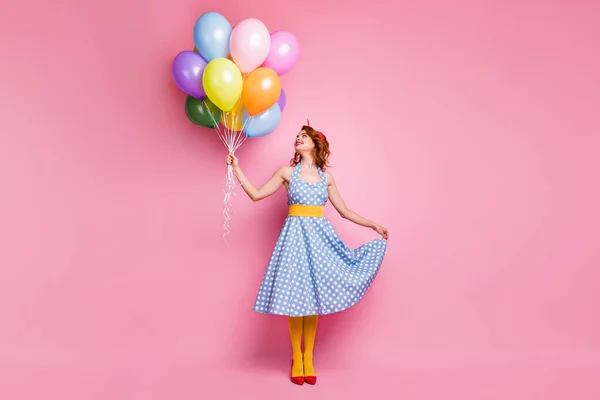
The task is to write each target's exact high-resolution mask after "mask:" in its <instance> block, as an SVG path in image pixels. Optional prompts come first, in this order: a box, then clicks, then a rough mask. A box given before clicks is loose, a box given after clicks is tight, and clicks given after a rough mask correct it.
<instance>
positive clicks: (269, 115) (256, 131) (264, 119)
mask: <svg viewBox="0 0 600 400" xmlns="http://www.w3.org/2000/svg"><path fill="white" fill-rule="evenodd" d="M242 118H243V121H244V133H245V134H246V137H247V138H259V137H263V136H267V135H268V134H270V133H272V132H273V131H274V130H275V128H277V125H279V121H280V120H281V108H280V107H279V104H277V103H275V104H273V105H272V106H271V108H268V109H267V110H265V111H263V112H261V113H260V114H256V115H255V116H253V117H250V115H249V114H248V111H247V110H246V109H244V114H243V116H242Z"/></svg>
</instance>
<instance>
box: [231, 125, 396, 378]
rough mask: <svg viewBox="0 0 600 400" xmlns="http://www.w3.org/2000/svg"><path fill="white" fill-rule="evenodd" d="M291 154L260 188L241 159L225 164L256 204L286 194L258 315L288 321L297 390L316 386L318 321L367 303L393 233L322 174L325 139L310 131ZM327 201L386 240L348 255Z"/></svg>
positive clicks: (304, 131)
mask: <svg viewBox="0 0 600 400" xmlns="http://www.w3.org/2000/svg"><path fill="white" fill-rule="evenodd" d="M294 147H295V150H296V153H295V155H294V158H293V159H292V161H291V166H284V167H281V168H279V169H278V170H277V172H275V174H274V175H273V176H272V177H271V179H269V180H268V181H267V182H266V183H265V184H264V185H262V186H261V187H260V188H256V187H255V186H254V185H252V183H250V181H249V180H248V179H247V178H246V177H245V176H244V173H243V172H242V169H241V168H240V165H239V162H238V159H237V157H236V156H234V155H233V154H229V155H228V156H227V164H228V165H231V166H232V168H233V171H234V173H235V176H236V178H237V179H238V181H239V182H240V185H241V186H242V188H243V189H244V191H245V192H246V193H247V194H248V196H249V197H250V198H251V199H252V200H253V201H258V200H262V199H264V198H266V197H268V196H270V195H271V194H273V193H275V192H276V191H277V190H278V189H279V188H280V187H281V186H285V187H286V189H287V191H288V207H289V208H288V217H287V219H286V220H285V223H284V224H283V227H282V229H281V232H280V235H279V239H278V240H277V243H276V245H275V250H274V251H273V255H272V256H271V260H270V262H269V265H268V267H267V270H266V272H265V275H264V277H263V281H262V284H261V286H260V289H259V292H258V296H257V298H256V302H255V304H254V311H256V312H259V313H263V314H275V315H286V316H288V325H289V332H290V339H291V342H292V351H293V358H292V373H291V380H292V382H293V383H295V384H299V385H302V384H303V383H304V382H306V383H308V384H311V385H314V384H315V383H316V382H317V377H316V373H315V368H314V365H313V348H314V344H315V336H316V332H317V320H318V316H319V315H326V314H331V313H335V312H339V311H342V310H345V309H347V308H349V307H351V306H352V305H354V304H356V303H357V302H358V301H359V300H360V299H361V298H362V297H363V296H364V294H365V292H366V291H367V289H368V288H369V287H370V286H371V283H372V282H373V279H375V276H376V275H377V272H378V271H379V268H380V266H381V263H382V261H383V257H384V255H385V251H386V248H387V239H388V231H387V229H386V228H384V227H382V226H381V225H379V224H376V223H374V222H372V221H369V220H368V219H366V218H363V217H361V216H360V215H358V214H357V213H356V212H354V211H352V210H350V209H349V208H348V207H347V206H346V204H345V203H344V200H342V197H341V196H340V193H339V192H338V189H337V186H336V184H335V180H334V179H333V176H332V175H331V174H330V173H329V172H325V169H326V167H327V159H328V157H329V154H330V152H329V142H328V141H327V138H326V137H325V135H323V134H322V133H321V132H318V131H315V130H314V129H313V128H312V127H310V126H308V125H305V126H303V127H302V130H301V131H300V133H298V135H297V136H296V141H295V143H294ZM328 200H329V201H330V202H331V204H332V205H333V207H334V208H335V209H336V210H337V211H338V212H339V213H340V215H341V216H342V217H343V218H345V219H347V220H349V221H352V222H354V223H356V224H358V225H361V226H364V227H368V228H371V229H373V230H375V231H376V232H377V233H379V234H380V235H381V236H382V237H381V238H379V239H376V240H373V241H370V242H368V243H366V244H364V245H362V246H360V247H358V248H356V249H350V248H349V247H348V246H346V245H345V244H344V243H343V242H342V241H341V240H340V238H339V237H338V235H337V234H336V232H335V231H334V229H333V227H332V226H331V224H330V223H329V221H328V220H327V219H326V218H325V216H324V206H325V204H326V203H327V201H328ZM303 335H304V352H302V344H301V342H302V336H303Z"/></svg>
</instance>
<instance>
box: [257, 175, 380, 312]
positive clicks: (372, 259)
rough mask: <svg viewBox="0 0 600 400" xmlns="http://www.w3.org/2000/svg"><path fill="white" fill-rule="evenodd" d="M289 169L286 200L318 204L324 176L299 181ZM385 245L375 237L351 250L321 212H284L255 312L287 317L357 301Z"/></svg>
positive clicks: (344, 306)
mask: <svg viewBox="0 0 600 400" xmlns="http://www.w3.org/2000/svg"><path fill="white" fill-rule="evenodd" d="M300 169H301V164H298V165H297V166H296V167H295V168H294V172H293V173H292V178H291V180H290V184H289V188H288V204H306V205H314V206H323V205H325V204H326V203H327V201H328V190H327V178H326V176H325V174H324V173H323V171H321V170H320V169H319V175H320V176H321V181H319V182H317V183H308V182H305V181H302V180H300V179H299V178H298V177H299V174H300ZM386 249H387V241H386V240H384V239H383V238H379V239H376V240H373V241H371V242H368V243H366V244H364V245H362V246H360V247H358V248H356V249H351V248H349V247H348V246H346V245H345V244H344V243H343V242H342V240H341V239H340V238H339V237H338V235H337V233H336V232H335V230H334V228H333V226H332V225H331V224H330V223H329V221H328V220H327V219H326V218H323V217H292V216H288V217H287V218H286V220H285V222H284V224H283V227H282V229H281V232H280V235H279V238H278V239H277V243H276V244H275V249H274V251H273V254H272V256H271V260H270V262H269V265H268V267H267V270H266V272H265V275H264V277H263V281H262V283H261V285H260V289H259V291H258V295H257V297H256V302H255V304H254V311H256V312H259V313H263V314H277V315H289V316H306V315H325V314H332V313H335V312H339V311H342V310H345V309H347V308H349V307H351V306H353V305H354V304H356V303H357V302H358V301H359V300H360V299H361V298H362V297H363V296H364V295H365V293H366V292H367V290H368V289H369V287H370V286H371V283H372V282H373V280H374V279H375V277H376V276H377V273H378V271H379V268H380V267H381V263H382V262H383V257H384V255H385V252H386Z"/></svg>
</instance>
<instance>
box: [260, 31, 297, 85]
mask: <svg viewBox="0 0 600 400" xmlns="http://www.w3.org/2000/svg"><path fill="white" fill-rule="evenodd" d="M299 53H300V46H299V44H298V40H297V39H296V37H295V36H294V35H292V34H291V33H290V32H287V31H277V32H273V33H272V34H271V49H270V50H269V55H268V56H267V59H266V60H265V62H264V63H263V67H268V68H271V69H272V70H274V71H275V72H277V75H279V76H281V75H283V74H286V73H288V72H289V71H290V70H291V69H292V68H293V67H294V65H295V64H296V61H298V55H299Z"/></svg>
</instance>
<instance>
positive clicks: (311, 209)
mask: <svg viewBox="0 0 600 400" xmlns="http://www.w3.org/2000/svg"><path fill="white" fill-rule="evenodd" d="M288 215H289V216H290V217H324V216H325V207H323V206H307V205H304V204H292V205H290V208H289V210H288Z"/></svg>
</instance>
